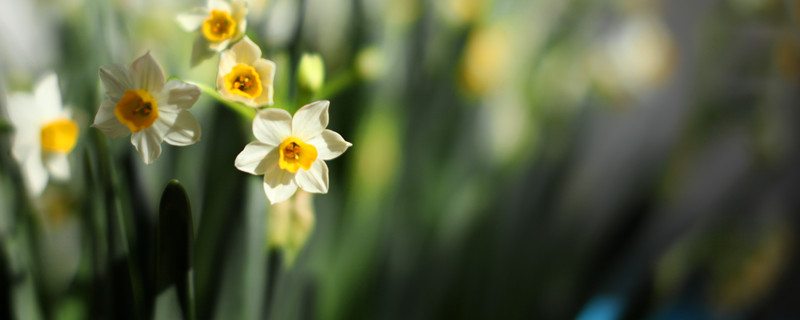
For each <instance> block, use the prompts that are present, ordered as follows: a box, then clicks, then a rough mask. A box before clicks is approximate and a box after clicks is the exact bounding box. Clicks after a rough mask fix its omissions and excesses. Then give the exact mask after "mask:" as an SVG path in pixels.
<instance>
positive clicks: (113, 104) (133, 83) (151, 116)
mask: <svg viewBox="0 0 800 320" xmlns="http://www.w3.org/2000/svg"><path fill="white" fill-rule="evenodd" d="M100 80H101V81H102V83H103V88H104V90H105V94H106V96H108V100H105V101H103V104H101V105H100V109H98V110H97V116H95V118H94V124H93V125H92V127H95V128H97V129H99V130H100V131H102V132H103V133H105V134H107V135H108V136H110V137H112V138H120V137H124V136H127V135H128V134H129V133H132V134H131V144H133V146H134V147H135V148H136V151H138V152H139V155H140V156H141V157H142V161H144V163H146V164H150V163H153V161H155V160H156V159H158V157H159V156H160V155H161V141H166V142H167V143H169V144H171V145H174V146H187V145H191V144H193V143H195V142H197V140H199V139H200V124H199V123H198V122H197V120H196V119H195V118H194V116H192V114H191V113H189V112H186V110H188V109H190V108H191V107H192V106H193V105H194V103H195V102H197V99H198V98H199V97H200V89H199V88H198V87H197V86H195V85H192V84H188V83H186V82H183V81H180V80H170V81H168V82H166V83H165V79H164V71H163V70H162V69H161V66H160V65H159V64H158V62H156V60H155V59H154V58H153V56H152V55H150V52H148V53H145V54H144V55H143V56H141V57H139V58H138V59H136V60H135V61H133V63H131V65H130V67H127V68H126V67H124V66H121V65H107V66H102V67H100Z"/></svg>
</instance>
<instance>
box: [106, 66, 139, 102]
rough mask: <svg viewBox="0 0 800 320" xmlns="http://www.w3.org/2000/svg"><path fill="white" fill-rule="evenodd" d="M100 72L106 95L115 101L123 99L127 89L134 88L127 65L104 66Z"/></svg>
mask: <svg viewBox="0 0 800 320" xmlns="http://www.w3.org/2000/svg"><path fill="white" fill-rule="evenodd" d="M99 74H100V82H102V83H103V90H104V92H105V94H106V96H107V97H108V98H109V99H111V100H113V101H117V100H119V99H121V98H122V95H124V94H125V91H127V90H131V89H133V80H131V76H130V73H129V72H128V68H126V67H123V66H121V65H116V64H112V65H107V66H102V67H100V71H99Z"/></svg>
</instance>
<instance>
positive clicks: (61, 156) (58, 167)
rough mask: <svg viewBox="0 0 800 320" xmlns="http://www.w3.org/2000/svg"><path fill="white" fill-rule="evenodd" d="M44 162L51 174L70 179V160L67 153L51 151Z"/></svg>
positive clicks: (60, 178)
mask: <svg viewBox="0 0 800 320" xmlns="http://www.w3.org/2000/svg"><path fill="white" fill-rule="evenodd" d="M44 164H45V165H46V166H47V170H48V171H50V174H51V175H52V176H53V177H54V178H56V179H59V180H67V179H69V161H68V160H67V154H66V153H50V154H47V155H45V156H44Z"/></svg>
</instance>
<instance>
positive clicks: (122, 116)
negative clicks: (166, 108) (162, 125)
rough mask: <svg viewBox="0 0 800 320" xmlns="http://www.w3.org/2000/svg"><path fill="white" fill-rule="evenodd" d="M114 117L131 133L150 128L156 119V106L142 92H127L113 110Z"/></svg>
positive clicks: (149, 96) (145, 93)
mask: <svg viewBox="0 0 800 320" xmlns="http://www.w3.org/2000/svg"><path fill="white" fill-rule="evenodd" d="M114 115H116V116H117V119H118V120H119V122H121V123H122V124H124V125H126V126H127V127H128V129H131V131H133V132H139V131H141V130H143V129H147V128H150V126H152V125H153V122H155V121H156V119H158V104H157V103H156V100H155V99H153V97H152V96H151V95H150V94H149V93H147V91H144V90H128V91H125V94H123V95H122V98H121V99H119V102H117V106H116V107H115V108H114Z"/></svg>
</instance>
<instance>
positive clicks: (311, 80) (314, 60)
mask: <svg viewBox="0 0 800 320" xmlns="http://www.w3.org/2000/svg"><path fill="white" fill-rule="evenodd" d="M324 82H325V63H324V62H323V61H322V56H320V55H319V54H308V53H304V54H303V56H302V57H301V58H300V66H299V67H298V68H297V84H298V85H300V87H301V88H303V89H305V90H308V91H311V92H317V91H318V90H319V89H320V88H322V84H323V83H324Z"/></svg>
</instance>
